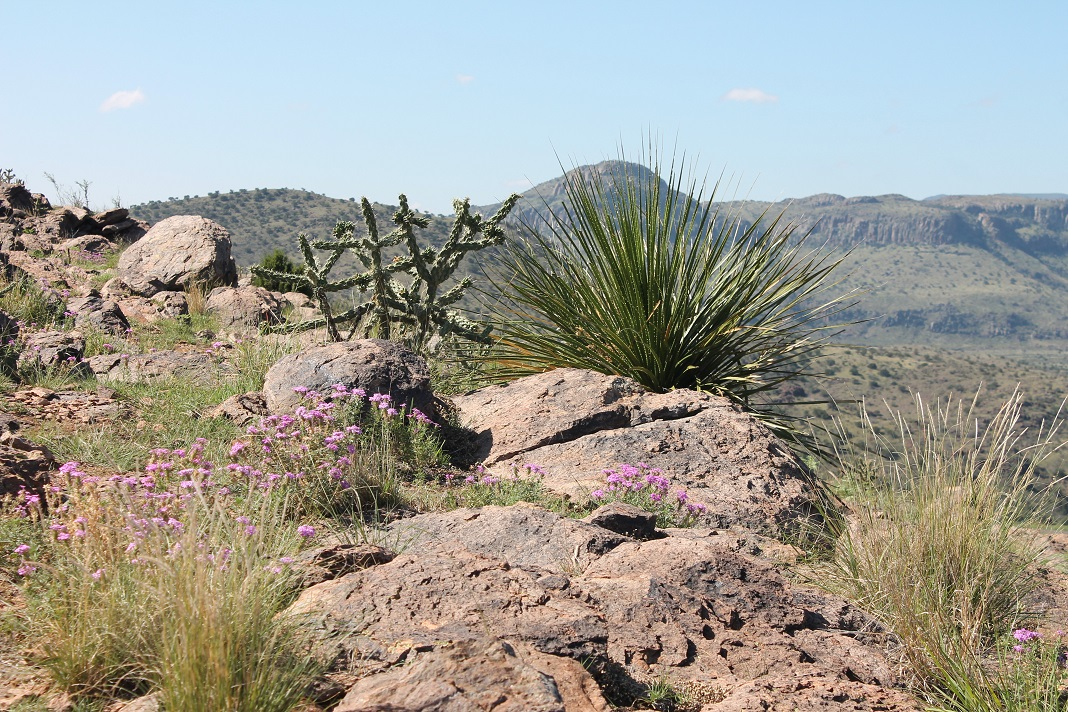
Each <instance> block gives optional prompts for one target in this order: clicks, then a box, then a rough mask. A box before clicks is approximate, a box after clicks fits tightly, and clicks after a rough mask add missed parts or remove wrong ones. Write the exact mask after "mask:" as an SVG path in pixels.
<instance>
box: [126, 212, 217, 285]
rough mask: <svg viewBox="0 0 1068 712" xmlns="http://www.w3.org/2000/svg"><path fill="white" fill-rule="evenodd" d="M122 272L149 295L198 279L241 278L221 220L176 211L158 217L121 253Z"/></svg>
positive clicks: (209, 282) (205, 281)
mask: <svg viewBox="0 0 1068 712" xmlns="http://www.w3.org/2000/svg"><path fill="white" fill-rule="evenodd" d="M119 277H121V278H122V281H123V282H124V283H125V284H126V286H127V287H129V288H130V290H131V291H132V292H133V293H134V294H139V295H141V296H147V297H150V296H152V295H153V294H156V293H157V292H161V291H179V290H181V289H183V288H185V287H187V286H190V285H194V284H199V285H201V286H203V287H206V288H209V289H210V288H212V287H217V286H233V285H235V284H237V265H236V264H235V263H234V258H233V257H231V255H230V234H229V233H228V232H227V231H226V229H225V228H223V227H222V226H221V225H219V224H218V223H215V222H212V221H211V220H208V219H206V218H202V217H199V216H194V215H177V216H174V217H171V218H167V219H166V220H162V221H160V222H159V223H157V224H156V225H155V226H154V227H153V228H152V229H151V230H149V231H148V234H146V235H145V236H144V237H142V238H141V239H140V240H138V241H137V242H135V243H134V244H133V245H131V246H130V247H128V248H127V249H126V251H125V252H123V253H122V257H121V258H120V259H119Z"/></svg>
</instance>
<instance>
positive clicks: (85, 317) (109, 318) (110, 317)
mask: <svg viewBox="0 0 1068 712" xmlns="http://www.w3.org/2000/svg"><path fill="white" fill-rule="evenodd" d="M67 311H68V312H71V313H73V314H74V325H75V326H76V327H78V328H86V327H90V328H93V329H96V330H98V331H103V332H105V333H108V334H113V335H116V336H119V335H122V334H125V333H126V330H127V329H129V328H130V322H128V321H127V320H126V315H125V314H123V313H122V309H120V308H119V305H118V304H116V303H115V302H113V301H111V300H110V299H108V300H104V299H101V297H100V295H99V294H98V293H97V292H95V291H92V292H90V293H89V295H88V296H85V297H79V298H77V299H72V300H70V301H69V302H67Z"/></svg>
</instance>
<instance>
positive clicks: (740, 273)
mask: <svg viewBox="0 0 1068 712" xmlns="http://www.w3.org/2000/svg"><path fill="white" fill-rule="evenodd" d="M650 154H651V155H650V158H651V161H650V163H651V166H652V167H651V170H648V171H640V172H638V173H634V172H633V171H630V170H615V171H611V172H608V173H597V172H589V171H582V170H573V171H570V172H569V173H567V174H565V176H564V179H565V190H566V199H565V201H564V205H563V207H562V209H558V210H550V209H549V205H548V204H546V206H545V207H546V211H545V213H546V214H545V215H543V216H542V219H541V220H539V225H529V224H528V225H526V226H525V228H526V229H525V233H526V237H527V239H525V240H516V241H509V243H508V245H507V249H506V266H505V269H504V271H503V272H502V273H501V274H500V276H499V277H498V278H497V279H496V282H497V286H498V289H499V291H500V292H501V294H502V295H503V299H502V300H501V301H500V302H499V303H498V304H497V305H496V306H495V307H491V308H494V310H495V316H496V322H497V323H496V328H497V331H498V333H500V334H501V342H500V344H499V354H500V357H501V360H502V363H503V364H504V366H505V368H503V369H502V371H501V372H500V375H501V377H504V378H511V377H516V376H519V375H524V374H528V373H532V372H537V371H544V370H548V369H550V368H555V367H563V366H567V367H574V368H584V369H589V370H593V371H598V372H600V373H607V374H613V375H622V376H628V377H630V378H633V379H634V380H636V381H637V382H639V383H641V384H642V385H644V386H646V387H647V388H650V389H652V390H654V391H659V392H663V391H666V390H670V389H672V388H694V389H700V390H705V391H709V392H712V393H715V394H718V395H722V396H726V397H727V398H729V399H731V400H732V401H734V402H736V403H738V404H740V405H742V406H743V407H745V408H747V409H749V410H751V411H754V412H755V413H756V414H757V415H759V416H761V417H762V418H764V420H765V422H767V423H768V424H769V426H771V427H773V429H776V430H777V431H778V432H779V433H780V434H782V435H785V436H787V437H791V438H792V439H795V440H798V439H802V440H803V439H804V438H803V436H802V434H801V433H799V432H798V430H797V429H795V428H793V427H790V423H789V421H786V420H783V418H782V416H778V417H777V416H776V415H775V414H774V413H772V412H770V411H769V410H768V409H767V408H766V407H765V406H762V405H761V399H762V397H764V396H766V395H767V394H768V393H770V392H771V391H772V390H773V389H775V388H776V387H777V386H778V385H780V384H781V383H783V382H784V381H787V380H789V379H791V378H794V377H796V376H799V375H802V374H805V373H806V372H808V370H809V367H808V362H809V360H810V357H811V356H812V354H813V353H814V351H815V349H816V348H817V347H818V346H819V345H820V344H821V343H823V342H824V341H825V340H826V338H827V337H828V336H830V335H831V334H832V333H833V331H834V330H835V327H834V326H831V325H829V324H828V321H827V319H828V318H829V317H833V316H834V315H835V314H837V313H839V312H840V311H841V310H842V309H843V308H844V307H845V306H848V301H849V297H850V295H845V296H840V297H832V296H828V293H827V291H828V289H829V288H830V287H832V286H833V285H832V284H831V283H830V279H829V276H830V274H831V272H832V271H833V270H834V268H835V266H836V265H837V264H838V263H839V261H840V260H837V259H832V258H830V257H828V255H827V254H825V253H821V252H819V251H818V250H809V249H807V248H805V247H804V240H803V239H798V236H797V235H795V234H794V226H792V225H784V224H782V223H781V222H780V219H781V217H782V216H781V215H780V216H779V217H778V218H775V219H773V220H765V219H764V216H761V219H758V220H756V221H755V222H754V223H753V224H752V225H744V224H742V223H741V222H740V220H739V219H738V217H737V216H735V215H732V214H725V213H721V212H720V210H719V208H717V207H716V204H715V203H713V202H712V198H713V197H714V191H713V195H710V196H707V197H708V200H707V201H705V199H704V198H705V196H704V195H703V194H702V193H703V186H702V185H701V184H700V183H698V182H697V180H688V179H686V178H685V177H684V170H685V168H684V166H683V165H682V163H681V162H676V161H674V160H673V161H672V163H671V166H670V168H669V169H668V170H665V171H662V170H661V165H660V159H659V155H658V153H657V151H656V150H655V149H650ZM542 222H544V225H545V227H544V228H542V227H541V226H540V224H541V223H542Z"/></svg>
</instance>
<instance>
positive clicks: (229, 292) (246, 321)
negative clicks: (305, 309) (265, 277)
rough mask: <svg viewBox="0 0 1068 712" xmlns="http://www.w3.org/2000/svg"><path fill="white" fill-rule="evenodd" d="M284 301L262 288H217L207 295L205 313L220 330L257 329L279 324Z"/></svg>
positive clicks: (277, 295)
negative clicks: (215, 319) (209, 314)
mask: <svg viewBox="0 0 1068 712" xmlns="http://www.w3.org/2000/svg"><path fill="white" fill-rule="evenodd" d="M284 305H285V301H284V300H283V298H282V295H281V294H279V293H277V292H270V291H268V290H266V289H264V288H263V287H216V288H215V289H213V290H211V293H210V294H208V301H207V310H208V312H209V313H211V314H214V315H215V316H216V318H218V320H219V323H220V324H221V325H222V326H223V327H228V326H236V327H246V328H250V327H251V328H257V327H259V325H260V324H268V325H270V324H280V323H281V322H282V307H283V306H284Z"/></svg>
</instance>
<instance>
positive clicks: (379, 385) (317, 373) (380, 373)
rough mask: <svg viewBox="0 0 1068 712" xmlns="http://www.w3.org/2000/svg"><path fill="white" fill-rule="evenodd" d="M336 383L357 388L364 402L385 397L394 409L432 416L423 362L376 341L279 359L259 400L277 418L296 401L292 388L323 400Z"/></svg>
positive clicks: (328, 346) (388, 343)
mask: <svg viewBox="0 0 1068 712" xmlns="http://www.w3.org/2000/svg"><path fill="white" fill-rule="evenodd" d="M337 383H340V384H343V385H345V386H346V387H348V388H350V389H351V388H362V389H363V390H364V391H366V392H367V395H368V396H370V395H372V394H374V393H388V394H389V395H390V396H391V397H392V399H393V402H394V403H396V404H398V405H399V404H405V405H408V404H414V406H415V407H416V408H418V409H419V410H421V411H423V412H424V413H427V414H432V413H434V396H433V394H432V393H431V391H430V370H429V368H428V367H427V365H426V361H425V360H423V358H422V357H420V356H416V355H415V354H414V353H412V352H411V351H409V350H408V349H406V348H404V347H403V346H401V345H400V344H398V343H396V342H393V341H384V340H382V339H362V340H359V341H341V342H337V343H330V344H325V345H321V346H313V347H311V348H308V349H304V350H303V351H300V352H298V353H294V354H289V355H288V356H284V357H283V358H282V359H281V360H280V361H278V363H276V364H275V365H273V366H271V368H270V370H268V371H267V375H266V377H265V379H264V383H263V394H264V396H265V397H266V398H267V407H268V408H269V409H270V411H271V412H272V413H283V412H287V411H292V410H293V409H294V408H295V407H296V406H297V405H298V404H299V403H300V401H301V398H300V395H299V394H297V393H295V392H294V391H293V389H294V388H295V387H303V388H307V389H309V390H313V391H318V392H319V393H322V394H323V395H327V394H329V392H330V389H331V387H332V386H333V385H334V384H337Z"/></svg>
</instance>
